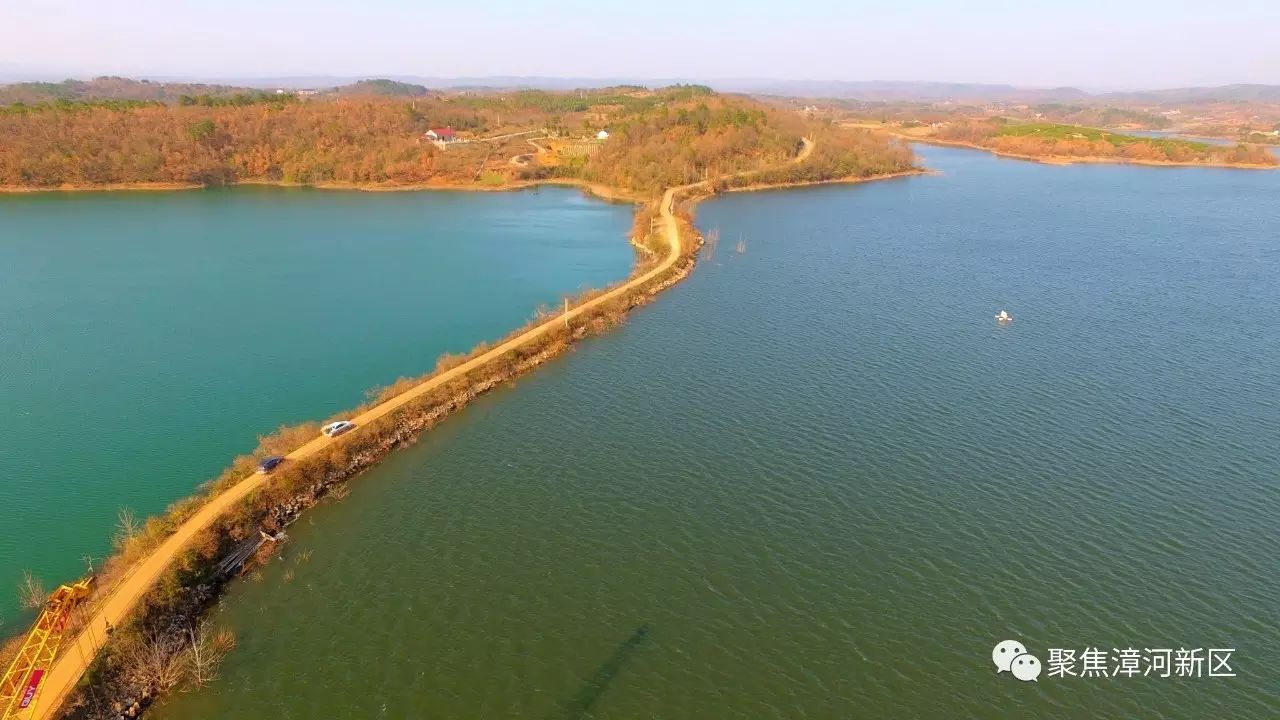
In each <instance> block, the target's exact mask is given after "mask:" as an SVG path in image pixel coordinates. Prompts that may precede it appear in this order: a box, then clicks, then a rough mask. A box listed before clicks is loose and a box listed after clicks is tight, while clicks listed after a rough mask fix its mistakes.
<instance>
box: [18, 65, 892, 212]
mask: <svg viewBox="0 0 1280 720" xmlns="http://www.w3.org/2000/svg"><path fill="white" fill-rule="evenodd" d="M183 98H184V99H183V100H181V101H180V102H178V103H174V104H160V103H143V104H138V103H136V102H126V101H111V102H87V101H86V102H80V103H76V102H63V103H53V104H44V105H36V106H31V105H22V106H9V107H8V108H0V137H4V138H5V139H6V143H5V146H4V148H3V152H0V186H4V187H8V188H56V187H74V188H93V187H101V186H129V185H143V184H150V185H155V184H161V185H191V184H198V185H224V184H233V183H237V182H279V183H291V184H315V185H321V184H324V185H356V186H386V187H394V186H406V185H414V186H431V185H454V186H456V185H474V184H484V185H489V186H502V185H505V184H508V183H512V182H519V181H522V180H532V179H546V178H552V177H563V178H578V179H584V180H588V181H592V182H597V183H601V184H605V185H609V186H612V187H615V188H619V189H624V190H630V191H633V192H637V193H642V194H655V193H658V192H660V191H661V190H662V189H663V188H665V187H669V186H671V185H677V184H684V183H688V182H693V181H696V180H702V179H707V178H714V177H717V176H719V175H722V174H728V173H733V172H738V171H742V170H749V169H755V168H760V167H766V166H770V165H774V164H778V163H783V162H785V161H786V160H787V159H788V158H790V157H793V156H794V155H795V154H796V152H797V151H798V150H799V149H800V147H801V144H802V143H801V138H802V137H803V136H806V135H812V134H814V132H816V131H818V130H820V129H821V128H819V127H817V125H818V124H817V123H814V122H812V121H808V120H805V119H803V118H802V117H801V116H800V115H799V114H797V113H795V112H792V111H789V110H785V109H780V108H775V107H770V106H766V105H764V104H761V103H758V102H755V101H752V100H749V99H746V98H741V97H735V96H721V95H717V94H715V93H713V92H711V91H710V90H709V89H708V88H705V87H700V86H676V87H672V88H667V89H663V90H658V91H650V90H646V89H643V88H634V87H631V88H612V89H606V90H600V91H577V92H572V93H550V92H542V91H523V92H512V93H495V94H487V95H484V94H472V93H464V94H454V95H450V96H439V95H436V96H431V97H421V98H417V97H415V98H403V99H402V98H395V97H379V96H376V95H369V94H364V95H360V96H358V97H357V96H353V97H346V96H317V97H308V98H302V99H300V98H298V97H297V96H295V95H292V94H288V93H285V94H282V95H274V94H272V93H262V92H261V91H259V92H257V93H253V94H250V93H238V94H235V95H232V96H229V98H228V97H220V96H211V95H197V96H190V95H185V96H183ZM442 128H451V129H452V130H451V132H452V133H453V135H452V136H451V138H450V139H451V142H436V141H435V139H438V135H437V136H435V137H434V138H433V137H432V136H427V135H426V132H427V131H428V130H432V129H442ZM827 130H828V131H830V128H827ZM848 132H849V133H854V131H848ZM602 133H603V135H602ZM856 134H858V135H859V136H860V137H859V139H858V140H857V141H850V142H843V141H837V140H838V139H836V138H833V142H832V143H831V147H832V148H838V149H839V153H840V155H841V157H840V158H832V157H830V156H829V155H828V154H826V153H824V154H822V161H823V162H822V164H821V165H816V164H815V165H813V166H812V167H808V166H806V167H805V168H804V172H803V173H802V174H803V179H805V180H814V179H823V178H822V177H820V176H822V175H823V174H824V173H829V172H834V171H837V170H838V171H840V172H842V173H844V174H846V175H858V176H862V175H866V174H874V173H879V172H894V171H898V170H904V169H908V168H910V167H911V166H912V162H913V160H912V155H911V153H910V151H909V150H907V149H905V148H904V147H902V146H900V145H898V144H897V143H894V142H891V141H888V140H885V139H883V138H871V137H861V136H863V135H866V134H865V133H856ZM530 140H535V142H530ZM815 162H816V161H815ZM798 170H799V168H798ZM797 179H800V178H799V176H797Z"/></svg>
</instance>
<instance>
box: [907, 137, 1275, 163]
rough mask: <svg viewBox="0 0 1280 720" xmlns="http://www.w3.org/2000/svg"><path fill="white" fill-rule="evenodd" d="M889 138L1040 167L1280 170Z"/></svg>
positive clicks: (917, 138)
mask: <svg viewBox="0 0 1280 720" xmlns="http://www.w3.org/2000/svg"><path fill="white" fill-rule="evenodd" d="M885 132H889V131H885ZM890 134H891V135H893V136H895V137H898V138H901V139H903V140H907V141H910V142H918V143H924V144H925V145H937V146H939V147H958V148H965V149H968V150H980V151H982V152H986V153H991V154H992V155H996V156H998V157H1003V158H1009V159H1011V160H1023V161H1027V162H1037V163H1040V164H1042V165H1142V166H1146V167H1192V168H1219V169H1224V170H1280V165H1258V164H1253V163H1197V162H1174V161H1172V160H1133V159H1130V158H1119V157H1104V156H1098V155H1087V156H1086V155H1082V156H1076V155H1027V154H1025V153H1011V152H1007V151H1004V150H997V149H996V148H992V147H987V146H985V145H978V144H977V143H971V142H965V141H962V140H943V139H940V138H929V137H918V136H914V135H904V134H902V133H894V132H890Z"/></svg>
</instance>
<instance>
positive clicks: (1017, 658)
mask: <svg viewBox="0 0 1280 720" xmlns="http://www.w3.org/2000/svg"><path fill="white" fill-rule="evenodd" d="M991 662H993V663H995V664H996V674H997V675H999V674H1000V673H1002V672H1009V673H1012V674H1013V676H1014V677H1016V678H1018V679H1019V680H1021V681H1023V682H1036V678H1038V677H1040V671H1041V670H1042V668H1041V667H1040V660H1039V659H1038V658H1037V657H1036V656H1035V655H1032V654H1031V653H1029V652H1027V647H1026V646H1025V645H1023V644H1022V643H1020V642H1018V641H1017V640H1005V641H1003V642H1000V643H997V644H996V646H995V648H993V649H992V650H991Z"/></svg>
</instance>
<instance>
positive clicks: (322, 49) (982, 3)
mask: <svg viewBox="0 0 1280 720" xmlns="http://www.w3.org/2000/svg"><path fill="white" fill-rule="evenodd" d="M1228 5H1229V9H1225V8H1227V7H1228ZM1215 6H1218V7H1222V8H1224V9H1220V10H1219V9H1215ZM1278 38H1280V0H1233V2H1231V3H1229V4H1228V3H1216V2H1213V0H1197V1H1196V2H1189V1H1186V0H1071V1H1070V2H1067V1H1065V0H1052V1H1048V0H965V1H963V2H957V1H954V0H911V2H897V3H895V2H892V1H891V0H875V1H874V2H864V1H863V0H787V1H784V2H779V0H593V1H590V2H588V1H586V0H555V1H554V2H542V3H534V2H514V1H512V0H482V1H480V2H469V1H462V2H458V1H456V0H455V1H454V2H423V1H422V0H350V1H348V2H335V1H334V0H218V1H217V2H210V1H209V0H204V1H203V2H190V1H189V0H187V1H183V0H112V1H110V2H89V1H86V0H3V1H2V2H0V75H6V76H12V75H14V74H30V73H35V74H41V75H47V76H63V75H65V76H70V77H90V76H95V75H105V74H114V75H126V76H140V75H146V76H180V77H191V78H206V79H208V78H222V79H230V78H240V79H245V78H270V77H285V76H341V77H374V76H386V75H402V76H403V75H418V76H427V77H461V76H493V75H519V76H534V75H537V76H554V77H575V78H633V79H645V78H680V79H687V80H698V81H713V80H716V79H729V78H770V79H786V80H851V81H856V80H899V81H902V80H907V81H911V80H917V81H940V82H981V83H1006V84H1013V85H1019V86H1027V87H1055V86H1066V85H1071V86H1075V87H1081V88H1087V89H1100V90H1118V89H1138V88H1160V87H1183V86H1192V85H1221V84H1227V83H1237V82H1244V83H1268V84H1280V40H1278Z"/></svg>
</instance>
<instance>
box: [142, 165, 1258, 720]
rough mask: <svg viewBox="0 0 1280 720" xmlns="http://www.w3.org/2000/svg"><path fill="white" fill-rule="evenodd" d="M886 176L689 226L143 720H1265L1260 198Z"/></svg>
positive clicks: (756, 197) (371, 506) (343, 517)
mask: <svg viewBox="0 0 1280 720" xmlns="http://www.w3.org/2000/svg"><path fill="white" fill-rule="evenodd" d="M921 152H922V154H923V156H924V158H925V160H926V162H927V164H928V165H929V166H931V167H934V168H937V169H940V170H942V171H943V174H941V175H937V176H929V177H915V178H909V179H902V180H896V181H891V182H885V183H880V184H871V185H864V186H857V187H830V188H822V189H811V190H801V191H786V192H776V193H765V194H751V195H737V196H730V197H726V198H724V199H718V200H715V201H713V202H709V203H707V204H705V205H704V206H703V207H702V208H701V209H700V212H699V217H700V220H699V223H700V225H701V226H702V227H704V228H707V229H710V228H719V230H720V236H721V242H720V244H719V245H720V246H719V248H718V249H717V251H716V253H715V255H714V257H711V258H706V257H704V260H703V261H702V262H701V263H700V264H699V266H698V268H697V270H696V271H695V272H694V274H693V275H692V276H691V277H690V278H689V279H688V280H687V281H686V282H684V283H682V284H681V285H679V286H677V287H675V288H674V289H672V290H671V291H669V292H668V293H666V294H664V295H663V296H662V297H661V298H660V299H659V300H658V301H657V302H656V303H655V304H653V305H651V306H649V307H646V308H644V309H641V310H640V311H638V312H637V313H636V314H635V315H634V316H633V318H632V320H631V321H630V323H629V324H628V325H627V326H626V327H625V328H623V329H621V330H619V331H618V332H615V333H612V334H610V335H608V336H605V337H603V338H599V339H596V340H592V341H589V342H587V343H585V344H584V345H583V346H581V348H580V349H579V350H578V351H577V352H575V353H572V354H569V355H568V356H566V357H564V358H563V359H560V360H557V361H556V362H554V363H551V364H550V365H549V366H547V367H545V368H543V369H540V370H539V371H538V372H536V373H534V374H532V375H531V376H529V377H528V378H526V379H523V380H521V381H520V382H519V384H518V385H517V386H516V387H514V388H510V389H503V390H501V391H498V392H495V393H493V394H491V395H489V396H486V397H485V398H483V399H481V400H480V401H479V402H477V403H475V404H473V405H472V406H470V407H469V408H467V409H466V410H465V411H463V412H462V413H460V414H459V415H457V416H456V417H454V418H451V419H450V420H449V421H448V422H446V423H444V424H443V425H441V426H440V427H439V428H437V429H436V430H434V431H432V432H431V433H429V434H428V435H426V436H425V437H424V439H423V440H422V441H421V442H420V443H418V444H417V445H415V446H413V447H411V448H409V449H407V450H405V451H402V452H399V453H397V454H395V455H394V456H393V457H392V458H390V459H389V460H388V461H387V462H386V463H385V464H383V465H381V466H379V467H378V468H376V469H375V470H374V471H372V472H370V473H369V474H367V475H366V476H364V477H362V478H360V479H359V480H358V481H356V482H355V483H354V485H353V489H352V492H351V494H350V496H349V497H347V498H346V499H345V500H342V501H339V502H333V503H328V504H325V505H323V506H321V507H320V508H317V509H316V511H314V512H312V513H310V514H309V515H307V516H306V517H305V518H304V519H303V520H302V521H301V522H299V523H297V524H296V525H295V526H293V528H291V529H290V534H291V536H292V540H291V542H290V544H289V545H288V546H287V547H286V549H285V550H284V552H283V554H282V555H281V556H280V557H279V559H277V560H275V561H273V562H271V563H270V564H269V565H268V566H267V567H266V568H265V569H264V570H262V571H261V572H260V574H259V575H257V576H256V577H255V578H253V579H250V580H246V581H244V582H240V583H238V584H236V585H235V586H234V587H233V589H232V590H231V593H230V595H229V597H228V598H227V599H226V600H225V601H224V603H223V604H222V605H221V607H220V609H219V610H218V611H216V612H215V617H216V618H217V620H218V622H220V623H222V624H224V625H227V626H229V627H231V628H233V629H234V630H235V632H236V633H237V635H238V638H239V646H238V647H237V649H236V650H235V651H234V652H233V654H232V655H231V656H230V657H229V659H228V660H227V662H226V664H225V665H224V667H223V670H222V678H221V679H220V680H219V682H218V683H217V684H216V685H215V686H213V687H212V688H210V689H208V690H205V691H202V692H197V693H192V694H186V695H181V696H177V697H175V698H174V699H173V700H172V701H170V702H169V703H168V705H167V706H166V707H164V708H162V709H161V711H160V712H158V713H157V715H158V716H159V717H162V718H184V719H185V718H192V719H200V718H210V719H212V718H222V717H229V716H235V717H241V718H250V719H259V718H261V719H263V720H267V719H285V718H314V717H332V718H380V717H387V718H410V717H412V718H428V717H429V718H479V717H484V718H641V717H644V718H667V719H674V718H690V719H693V718H699V719H702V718H833V719H834V718H850V717H893V718H943V717H947V718H970V717H974V718H1005V717H1036V718H1039V717H1057V718H1081V719H1084V718H1098V717H1115V718H1130V717H1134V718H1137V717H1141V718H1206V717H1213V718H1228V717H1230V718H1274V717H1277V716H1278V715H1280V685H1278V684H1277V683H1276V677H1277V675H1276V668H1277V667H1280V628H1278V627H1277V618H1280V579H1278V575H1277V572H1276V571H1277V569H1280V568H1278V567H1277V564H1276V557H1277V556H1278V555H1280V540H1278V538H1280V521H1278V520H1277V515H1276V512H1275V509H1276V505H1277V500H1278V499H1280V486H1278V485H1277V482H1278V480H1277V479H1278V478H1280V444H1278V443H1277V442H1276V428H1277V427H1280V402H1278V400H1280V313H1277V312H1275V308H1276V307H1277V306H1280V281H1278V280H1277V278H1280V246H1278V245H1277V244H1276V236H1275V230H1276V228H1277V227H1280V206H1277V205H1276V203H1275V202H1274V198H1275V197H1277V193H1280V174H1277V173H1258V172H1232V171H1226V170H1213V169H1171V168H1143V167H1108V166H1093V165H1084V166H1068V167H1053V166H1044V165H1038V164H1031V163H1025V164H1024V163H1018V162H1014V161H1008V160H1001V159H998V158H994V157H992V156H989V155H984V154H980V153H975V152H969V151H962V150H949V149H941V148H926V149H922V151H921ZM739 237H741V238H742V240H743V242H744V243H745V245H746V251H745V252H744V253H737V252H735V250H734V246H735V245H736V244H737V240H738V238H739ZM1001 308H1006V309H1008V310H1009V311H1010V312H1012V313H1013V315H1014V316H1015V320H1014V322H1013V323H1012V324H1011V325H1009V326H1007V327H998V326H996V325H995V323H994V322H993V314H994V313H995V312H996V311H998V310H999V309H1001ZM1005 639H1017V640H1020V641H1022V642H1023V643H1025V644H1026V645H1027V647H1028V648H1030V649H1031V650H1032V651H1033V652H1035V653H1036V654H1037V655H1038V656H1039V657H1040V659H1041V661H1046V660H1047V659H1048V653H1047V651H1048V649H1049V648H1074V649H1076V650H1077V651H1082V650H1084V649H1085V648H1086V647H1090V646H1093V647H1099V648H1104V649H1105V650H1106V651H1107V652H1110V650H1111V649H1112V648H1117V649H1124V648H1128V647H1130V646H1133V647H1135V648H1163V647H1172V648H1178V647H1180V646H1184V647H1187V648H1196V647H1200V648H1208V647H1213V648H1237V653H1236V655H1235V656H1234V657H1233V659H1232V662H1231V666H1232V667H1233V669H1234V670H1235V672H1236V673H1237V677H1235V678H1207V677H1206V678H1200V679H1187V678H1177V677H1170V678H1157V677H1147V678H1143V677H1137V678H1125V677H1121V678H1106V679H1101V678H1085V679H1082V678H1079V677H1076V678H1066V679H1063V678H1049V677H1047V676H1042V677H1041V679H1040V680H1039V682H1037V683H1020V682H1018V681H1016V680H1015V679H1013V678H1012V677H1010V676H1009V675H1008V674H1002V675H998V674H997V673H996V672H995V669H994V667H993V665H992V664H991V652H992V648H993V646H994V645H995V644H996V643H997V642H998V641H1001V640H1005ZM1079 669H1080V668H1077V670H1079Z"/></svg>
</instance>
